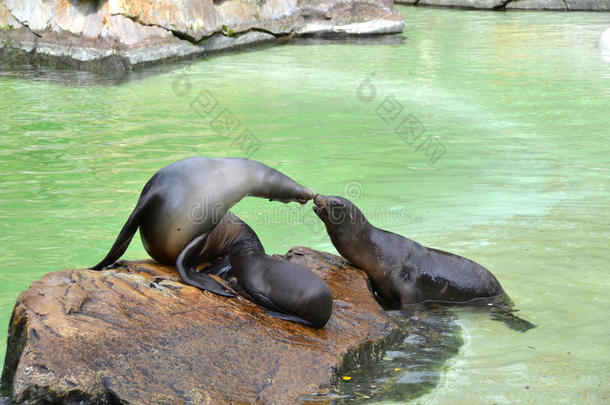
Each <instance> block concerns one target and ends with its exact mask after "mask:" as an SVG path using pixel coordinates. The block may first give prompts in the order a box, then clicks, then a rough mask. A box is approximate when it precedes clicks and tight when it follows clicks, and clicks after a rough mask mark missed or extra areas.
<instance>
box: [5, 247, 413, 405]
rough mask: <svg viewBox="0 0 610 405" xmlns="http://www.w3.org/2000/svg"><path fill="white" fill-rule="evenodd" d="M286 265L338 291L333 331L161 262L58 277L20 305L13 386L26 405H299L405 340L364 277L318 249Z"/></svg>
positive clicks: (14, 324) (12, 350)
mask: <svg viewBox="0 0 610 405" xmlns="http://www.w3.org/2000/svg"><path fill="white" fill-rule="evenodd" d="M285 258H286V259H287V260H290V261H293V262H296V263H300V264H303V265H305V266H307V267H309V268H310V269H312V270H313V271H314V272H315V273H316V274H318V275H319V276H320V277H322V278H323V279H324V280H325V281H326V282H327V283H328V284H329V285H330V286H331V289H332V291H333V296H334V298H335V300H334V308H333V310H334V312H333V315H332V317H331V318H330V320H329V322H328V324H327V325H326V327H325V328H324V329H321V330H315V329H310V328H307V327H304V326H302V325H298V324H295V323H291V322H286V321H282V320H278V319H276V318H272V317H271V316H269V315H267V314H266V313H265V312H264V311H263V310H262V309H261V308H260V307H259V306H257V305H255V304H253V303H252V302H250V301H248V300H246V299H245V298H243V297H237V298H225V297H220V296H217V295H214V294H211V293H209V292H202V291H200V290H198V289H197V288H194V287H190V286H187V285H185V284H183V283H182V282H181V281H180V279H179V277H178V274H177V272H176V270H175V269H174V268H172V267H167V266H162V265H159V264H156V263H154V262H151V261H140V262H120V263H119V266H118V267H117V268H115V269H112V270H106V271H99V272H96V271H91V270H64V271H58V272H54V273H50V274H47V275H45V276H44V277H43V278H42V279H41V280H39V281H37V282H35V283H34V284H32V286H31V287H30V288H29V289H28V290H26V291H24V292H22V293H21V295H20V296H19V298H18V300H17V303H16V305H15V309H14V312H13V317H12V319H11V323H10V327H9V341H8V350H7V355H6V360H5V365H4V372H3V376H2V381H3V384H4V385H5V386H6V387H10V388H11V393H12V400H13V401H14V402H16V403H25V402H26V401H27V403H46V402H45V401H57V402H58V403H67V402H71V401H85V402H86V403H90V402H98V403H134V404H170V403H171V404H181V403H182V404H185V403H212V404H215V403H290V402H293V401H294V399H295V398H296V397H297V396H299V395H301V394H311V393H315V392H317V391H320V390H324V388H325V387H329V386H330V385H332V384H333V383H334V382H335V379H336V375H337V374H336V373H337V370H339V369H341V368H342V367H347V366H350V365H351V366H353V364H346V362H349V363H358V362H362V361H365V360H367V359H368V358H370V357H375V356H377V355H379V354H380V353H381V352H382V348H383V347H384V346H386V345H387V344H390V343H394V342H396V341H398V340H400V338H401V337H402V334H401V332H400V330H399V328H398V327H397V326H396V324H395V323H394V322H393V321H392V320H391V319H390V318H388V316H387V315H386V313H385V312H384V311H383V309H382V308H381V307H380V306H379V305H378V304H377V302H376V301H375V299H374V298H373V296H372V295H371V292H370V290H369V287H368V281H367V280H368V279H367V277H366V275H365V274H364V273H363V272H362V271H360V270H358V269H355V268H352V267H351V266H349V265H348V264H347V262H346V261H345V260H343V259H342V258H339V257H337V256H333V255H330V254H326V253H321V252H317V251H314V250H311V249H307V248H301V247H299V248H293V249H292V250H291V251H290V252H289V253H288V254H287V255H286V256H285ZM121 401H123V402H121Z"/></svg>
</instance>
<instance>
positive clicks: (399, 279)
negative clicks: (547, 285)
mask: <svg viewBox="0 0 610 405" xmlns="http://www.w3.org/2000/svg"><path fill="white" fill-rule="evenodd" d="M314 203H315V206H314V212H315V213H316V214H317V215H318V217H320V219H321V220H322V221H323V222H324V224H325V225H326V230H327V232H328V235H329V236H330V239H331V241H332V243H333V245H334V246H335V248H336V249H337V251H338V252H339V253H340V254H341V256H343V257H344V258H346V259H347V260H349V261H350V262H351V263H352V264H354V265H355V266H356V267H359V268H361V269H362V270H364V271H365V272H366V273H367V274H368V275H369V277H370V279H371V282H372V285H373V288H374V290H375V292H376V293H377V294H378V296H379V298H380V301H381V303H382V304H383V305H384V306H387V307H396V306H400V307H401V308H406V307H408V306H410V305H412V304H416V303H424V302H440V303H453V304H470V305H477V304H478V305H480V304H481V300H484V301H485V303H493V305H495V308H496V311H495V312H494V317H495V318H496V319H501V320H503V321H505V322H506V323H507V325H508V326H509V327H511V328H513V329H517V330H520V331H525V330H528V329H531V328H533V327H534V325H532V324H531V323H529V322H527V321H525V320H522V319H520V318H517V317H516V316H514V315H512V314H511V313H510V310H509V308H510V306H511V305H512V302H511V301H510V299H509V298H508V296H507V295H506V293H505V292H504V290H503V289H502V286H501V285H500V283H499V282H498V280H497V279H496V278H495V277H494V275H493V274H491V273H490V272H489V270H487V269H486V268H485V267H483V266H481V265H480V264H477V263H475V262H473V261H472V260H469V259H466V258H464V257H461V256H458V255H454V254H452V253H449V252H444V251H442V250H437V249H432V248H428V247H425V246H422V245H420V244H419V243H417V242H415V241H413V240H411V239H408V238H405V237H404V236H401V235H398V234H395V233H392V232H388V231H384V230H383V229H379V228H376V227H374V226H373V225H371V224H370V223H369V222H368V221H367V219H366V218H365V216H364V214H363V213H362V212H361V211H360V210H359V209H358V207H356V206H355V205H354V204H352V203H351V202H350V201H349V200H347V199H345V198H342V197H328V196H323V195H320V194H316V196H315V197H314Z"/></svg>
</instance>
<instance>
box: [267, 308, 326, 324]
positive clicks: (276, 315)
mask: <svg viewBox="0 0 610 405" xmlns="http://www.w3.org/2000/svg"><path fill="white" fill-rule="evenodd" d="M265 312H266V313H267V314H269V315H271V316H272V317H274V318H279V319H283V320H284V321H290V322H294V323H300V324H301V325H305V326H308V327H310V328H316V329H320V328H319V327H316V326H314V325H313V324H312V323H311V322H309V321H306V320H305V319H303V318H300V317H298V316H296V315H293V314H287V313H285V312H276V311H272V310H270V309H265Z"/></svg>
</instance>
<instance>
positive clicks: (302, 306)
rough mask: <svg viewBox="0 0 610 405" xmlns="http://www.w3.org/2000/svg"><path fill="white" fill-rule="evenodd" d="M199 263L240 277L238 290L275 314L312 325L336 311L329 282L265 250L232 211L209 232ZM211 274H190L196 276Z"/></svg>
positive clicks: (195, 261)
mask: <svg viewBox="0 0 610 405" xmlns="http://www.w3.org/2000/svg"><path fill="white" fill-rule="evenodd" d="M191 260H193V263H189V265H190V266H197V264H199V263H201V262H203V261H211V262H212V265H211V266H210V267H208V268H206V269H205V272H206V273H208V274H214V275H217V276H220V277H222V278H223V279H225V280H227V281H229V280H231V279H232V278H233V276H234V277H235V279H236V281H237V286H236V289H243V291H244V292H245V293H246V294H247V295H248V296H250V297H251V298H252V300H253V301H254V302H256V303H258V304H259V305H261V306H263V307H265V308H266V312H267V313H268V314H270V315H272V316H274V317H277V318H280V319H284V320H288V321H292V322H297V323H301V324H304V325H306V326H310V327H313V328H323V327H324V325H325V324H326V322H327V321H328V319H329V318H330V315H331V313H332V306H333V298H332V293H331V290H330V288H329V287H328V285H327V284H326V283H325V282H324V281H323V280H322V279H320V278H319V277H318V276H316V275H315V274H314V273H313V272H312V271H311V270H309V269H308V268H307V267H304V266H301V265H298V264H295V263H290V262H288V261H285V260H282V259H279V258H276V257H272V256H269V255H267V254H265V249H264V247H263V244H262V243H261V241H260V239H259V238H258V236H257V235H256V233H255V232H254V230H253V229H252V228H251V227H250V226H248V225H247V224H246V223H245V222H243V221H242V220H241V219H240V218H238V217H237V216H236V215H234V214H233V213H232V212H230V211H229V212H227V214H226V215H225V216H224V217H223V218H222V220H221V221H220V222H219V223H218V225H216V227H215V228H214V229H213V230H212V231H211V232H210V233H209V235H208V237H207V239H206V241H205V244H204V246H203V249H202V250H200V253H199V255H198V256H191ZM202 276H203V277H208V278H209V276H208V275H207V274H204V273H197V272H195V273H194V274H192V275H191V277H193V278H194V279H198V278H200V277H202Z"/></svg>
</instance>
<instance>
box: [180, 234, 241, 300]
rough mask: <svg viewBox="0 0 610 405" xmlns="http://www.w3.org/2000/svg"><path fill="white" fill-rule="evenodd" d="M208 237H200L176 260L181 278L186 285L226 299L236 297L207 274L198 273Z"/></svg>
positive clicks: (187, 246)
mask: <svg viewBox="0 0 610 405" xmlns="http://www.w3.org/2000/svg"><path fill="white" fill-rule="evenodd" d="M207 237H208V234H207V233H204V234H202V235H199V236H198V237H196V238H195V239H193V240H192V241H190V242H189V244H188V245H186V247H185V248H184V249H183V250H182V252H180V255H179V256H178V259H177V260H176V267H177V268H178V272H179V273H180V277H182V280H183V281H184V282H185V283H187V284H189V285H192V286H194V287H197V288H200V289H202V290H206V291H210V292H213V293H215V294H218V295H222V296H225V297H234V296H235V294H233V293H231V292H229V291H227V290H226V289H225V287H224V286H223V285H222V284H220V283H219V282H218V281H216V280H214V279H213V278H212V277H210V276H209V275H207V274H205V273H200V272H198V271H197V265H198V264H199V260H200V254H201V251H202V250H203V247H204V246H205V242H206V239H207Z"/></svg>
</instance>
